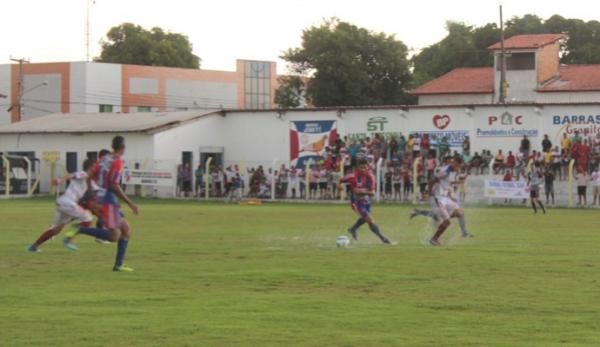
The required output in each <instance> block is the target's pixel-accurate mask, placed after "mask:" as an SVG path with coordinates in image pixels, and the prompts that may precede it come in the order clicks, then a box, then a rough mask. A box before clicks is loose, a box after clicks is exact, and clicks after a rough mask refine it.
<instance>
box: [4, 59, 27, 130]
mask: <svg viewBox="0 0 600 347" xmlns="http://www.w3.org/2000/svg"><path fill="white" fill-rule="evenodd" d="M10 60H11V61H14V62H17V63H19V86H18V87H19V90H18V94H17V103H16V104H12V105H11V106H10V107H9V108H8V110H7V111H8V112H10V111H12V109H13V108H14V107H15V106H16V107H18V111H19V119H18V120H17V121H20V120H21V119H23V93H24V91H25V85H24V83H23V80H24V73H23V64H24V63H27V64H29V60H27V59H25V58H20V59H15V58H12V57H11V58H10Z"/></svg>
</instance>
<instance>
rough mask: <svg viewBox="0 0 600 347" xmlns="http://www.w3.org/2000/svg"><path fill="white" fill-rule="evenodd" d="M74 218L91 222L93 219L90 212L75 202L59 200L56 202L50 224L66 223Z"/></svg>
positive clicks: (55, 225) (59, 224)
mask: <svg viewBox="0 0 600 347" xmlns="http://www.w3.org/2000/svg"><path fill="white" fill-rule="evenodd" d="M75 219H77V220H80V221H82V222H91V221H92V220H93V219H92V214H91V213H89V212H88V211H86V210H85V209H84V208H83V207H81V206H79V205H78V204H77V203H75V202H72V201H59V202H57V203H56V212H55V213H54V222H53V224H52V226H54V227H57V226H61V225H66V224H69V223H70V222H71V221H72V220H75Z"/></svg>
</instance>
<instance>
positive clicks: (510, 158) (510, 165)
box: [505, 151, 517, 172]
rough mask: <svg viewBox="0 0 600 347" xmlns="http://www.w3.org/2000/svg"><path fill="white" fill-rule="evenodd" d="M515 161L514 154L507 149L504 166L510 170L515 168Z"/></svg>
mask: <svg viewBox="0 0 600 347" xmlns="http://www.w3.org/2000/svg"><path fill="white" fill-rule="evenodd" d="M516 163H517V158H515V155H514V154H513V152H512V151H508V156H507V157H506V164H505V167H506V168H507V169H509V170H510V171H511V172H512V170H513V169H514V168H515V165H516Z"/></svg>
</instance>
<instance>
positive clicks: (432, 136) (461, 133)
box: [410, 130, 469, 150]
mask: <svg viewBox="0 0 600 347" xmlns="http://www.w3.org/2000/svg"><path fill="white" fill-rule="evenodd" d="M410 134H412V135H415V134H417V135H419V136H420V137H423V135H425V134H427V135H428V136H429V142H430V143H431V145H433V146H435V145H437V143H438V141H439V140H441V139H442V138H444V137H446V138H447V139H448V143H449V144H450V148H452V149H453V150H454V149H460V148H462V144H463V142H464V141H465V137H466V136H469V131H468V130H448V131H437V130H434V131H411V132H410Z"/></svg>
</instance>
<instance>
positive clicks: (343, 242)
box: [335, 235, 350, 248]
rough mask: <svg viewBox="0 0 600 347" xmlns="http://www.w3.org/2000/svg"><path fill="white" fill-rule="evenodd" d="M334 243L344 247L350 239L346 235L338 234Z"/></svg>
mask: <svg viewBox="0 0 600 347" xmlns="http://www.w3.org/2000/svg"><path fill="white" fill-rule="evenodd" d="M335 244H336V245H337V246H338V247H340V248H346V247H348V245H349V244H350V239H349V238H348V237H347V236H344V235H342V236H338V238H337V240H335Z"/></svg>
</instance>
